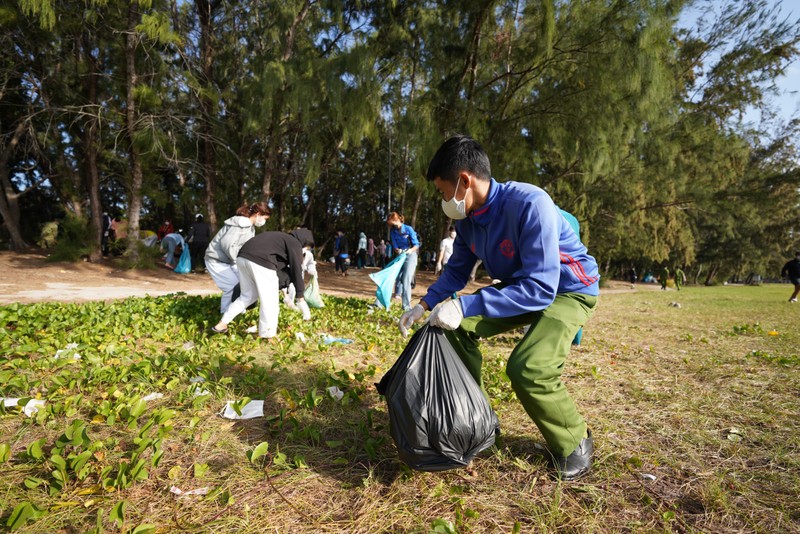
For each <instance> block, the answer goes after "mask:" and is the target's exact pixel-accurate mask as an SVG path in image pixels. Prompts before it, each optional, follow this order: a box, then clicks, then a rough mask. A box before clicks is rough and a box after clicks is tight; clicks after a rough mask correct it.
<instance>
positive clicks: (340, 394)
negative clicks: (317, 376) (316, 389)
mask: <svg viewBox="0 0 800 534" xmlns="http://www.w3.org/2000/svg"><path fill="white" fill-rule="evenodd" d="M328 395H330V396H331V397H333V398H334V399H336V400H337V401H340V400H342V399H343V398H344V391H342V390H341V389H339V388H338V387H336V386H331V387H329V388H328Z"/></svg>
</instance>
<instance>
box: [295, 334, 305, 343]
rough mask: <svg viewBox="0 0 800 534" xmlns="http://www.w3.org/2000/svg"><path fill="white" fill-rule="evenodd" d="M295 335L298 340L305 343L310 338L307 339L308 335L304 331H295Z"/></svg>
mask: <svg viewBox="0 0 800 534" xmlns="http://www.w3.org/2000/svg"><path fill="white" fill-rule="evenodd" d="M294 337H295V339H297V340H298V341H299V342H300V343H305V342H306V341H308V340H307V339H306V335H305V334H304V333H302V332H295V333H294Z"/></svg>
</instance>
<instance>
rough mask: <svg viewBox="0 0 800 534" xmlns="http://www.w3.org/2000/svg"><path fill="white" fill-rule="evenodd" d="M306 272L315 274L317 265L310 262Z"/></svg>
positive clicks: (309, 274) (310, 274)
mask: <svg viewBox="0 0 800 534" xmlns="http://www.w3.org/2000/svg"><path fill="white" fill-rule="evenodd" d="M306 272H307V273H308V276H317V266H316V265H314V264H313V263H312V264H311V265H309V266H308V269H306Z"/></svg>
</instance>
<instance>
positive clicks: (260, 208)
mask: <svg viewBox="0 0 800 534" xmlns="http://www.w3.org/2000/svg"><path fill="white" fill-rule="evenodd" d="M271 213H272V210H270V209H269V207H268V206H267V205H266V203H264V202H257V203H255V204H251V205H249V206H247V205H245V206H242V207H240V208H239V209H238V210H236V215H234V216H233V217H231V218H230V219H228V220H226V221H225V224H224V225H223V227H222V228H221V229H220V231H219V232H217V235H215V236H214V238H213V239H211V242H210V243H209V244H208V248H207V249H206V255H205V261H206V270H207V271H208V274H210V275H211V278H212V279H213V280H214V283H215V284H217V287H219V288H220V289H221V290H222V299H221V300H220V303H219V310H220V313H225V312H226V311H227V309H228V306H230V304H231V298H232V296H233V289H234V288H235V287H236V286H237V285H238V284H239V270H238V268H237V267H236V257H237V256H238V255H239V249H241V248H242V245H244V244H245V243H246V242H247V240H249V239H250V238H252V237H253V236H254V235H256V230H255V227H256V226H263V225H264V223H266V222H267V219H269V216H270V214H271Z"/></svg>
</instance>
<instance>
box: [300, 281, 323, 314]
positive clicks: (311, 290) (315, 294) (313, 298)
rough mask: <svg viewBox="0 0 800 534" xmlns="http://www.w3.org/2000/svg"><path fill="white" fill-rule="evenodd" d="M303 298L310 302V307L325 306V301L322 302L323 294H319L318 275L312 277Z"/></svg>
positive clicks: (307, 302)
mask: <svg viewBox="0 0 800 534" xmlns="http://www.w3.org/2000/svg"><path fill="white" fill-rule="evenodd" d="M303 298H304V299H305V301H306V304H308V307H309V308H324V307H325V303H324V302H322V296H321V295H320V294H319V280H317V275H314V276H312V277H311V280H310V281H309V282H308V285H307V286H306V290H305V291H303Z"/></svg>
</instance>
